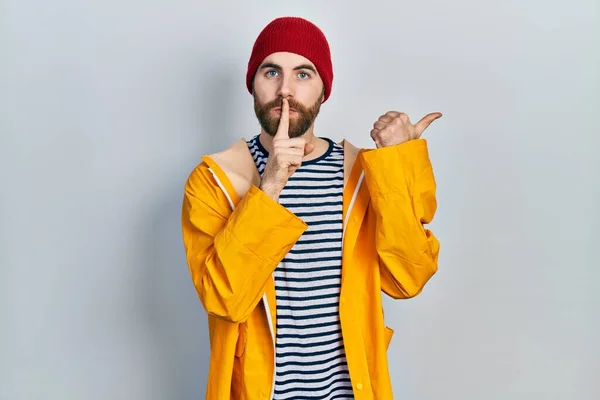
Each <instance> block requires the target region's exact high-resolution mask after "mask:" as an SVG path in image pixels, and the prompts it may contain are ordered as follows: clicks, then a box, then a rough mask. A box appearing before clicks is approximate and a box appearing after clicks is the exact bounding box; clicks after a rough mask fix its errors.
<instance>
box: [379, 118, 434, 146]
mask: <svg viewBox="0 0 600 400" xmlns="http://www.w3.org/2000/svg"><path fill="white" fill-rule="evenodd" d="M441 116H442V114H441V113H439V112H436V113H430V114H427V115H426V116H424V117H423V118H422V119H421V120H420V121H419V122H417V123H416V124H415V125H413V124H412V123H411V122H410V119H409V118H408V115H406V114H405V113H403V112H397V111H388V112H386V113H385V114H384V115H382V116H381V117H379V119H378V120H377V121H375V123H374V124H373V129H372V130H371V138H373V141H374V142H375V144H376V145H377V148H378V149H379V148H381V147H387V146H394V145H396V144H400V143H404V142H406V141H409V140H413V139H418V138H420V137H421V135H422V134H423V131H425V129H427V127H428V126H429V125H430V124H431V123H432V122H433V121H435V120H436V119H438V118H440V117H441Z"/></svg>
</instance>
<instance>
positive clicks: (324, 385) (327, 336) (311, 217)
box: [248, 135, 354, 400]
mask: <svg viewBox="0 0 600 400" xmlns="http://www.w3.org/2000/svg"><path fill="white" fill-rule="evenodd" d="M258 138H259V135H256V136H254V137H253V138H252V139H250V140H248V148H249V149H250V152H251V153H252V156H253V158H254V161H255V162H256V166H257V168H258V171H259V173H260V175H261V177H262V174H263V171H264V168H265V165H266V162H267V159H268V152H267V150H266V149H265V148H264V147H263V146H262V145H261V143H260V141H259V139H258ZM326 140H328V141H329V149H328V150H327V152H326V153H325V154H324V155H323V156H321V157H319V158H317V159H314V160H310V161H307V162H304V163H303V164H302V166H301V167H300V168H298V169H297V170H296V172H295V173H294V175H292V176H291V177H290V179H289V181H288V183H287V185H286V186H285V188H284V189H283V191H282V192H281V194H280V196H279V202H280V204H281V205H283V206H284V207H286V208H287V209H289V210H290V211H291V212H293V213H294V214H295V215H296V216H298V217H299V218H301V219H302V220H303V221H304V222H306V224H307V225H308V228H307V230H306V231H305V232H304V234H303V235H302V236H301V237H300V239H299V240H298V241H297V242H296V244H295V245H294V247H293V248H292V249H291V250H290V252H289V253H288V254H287V255H286V257H285V258H284V259H283V261H282V263H281V264H280V265H279V266H278V267H277V268H276V270H275V272H274V277H275V295H276V299H277V322H276V323H277V337H276V345H275V388H274V390H275V391H274V397H273V399H274V400H283V399H295V400H302V399H307V400H308V399H311V400H312V399H322V400H334V399H336V400H338V399H340V400H341V399H353V398H354V397H353V394H352V393H353V392H352V384H351V382H350V376H349V374H348V366H347V363H346V356H345V352H344V344H343V340H342V331H341V326H340V321H339V295H340V282H341V267H342V192H343V186H344V151H343V147H342V146H340V145H338V144H336V143H334V142H333V141H331V140H329V139H326Z"/></svg>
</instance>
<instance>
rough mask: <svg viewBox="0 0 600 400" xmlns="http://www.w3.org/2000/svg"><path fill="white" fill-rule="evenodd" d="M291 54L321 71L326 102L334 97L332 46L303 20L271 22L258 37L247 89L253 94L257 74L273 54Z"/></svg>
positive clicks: (319, 32)
mask: <svg viewBox="0 0 600 400" xmlns="http://www.w3.org/2000/svg"><path fill="white" fill-rule="evenodd" d="M280 51H281V52H290V53H295V54H299V55H301V56H303V57H306V58H307V59H309V60H310V61H311V62H312V63H313V64H314V65H315V67H316V68H317V71H318V72H319V75H320V76H321V79H322V80H323V83H324V85H325V94H324V99H323V102H325V100H327V98H328V97H329V94H330V93H331V84H332V82H333V67H332V65H331V52H330V49H329V43H328V42H327V39H326V38H325V35H324V34H323V32H322V31H321V30H320V29H319V28H318V27H317V26H316V25H314V24H313V23H312V22H310V21H307V20H305V19H303V18H299V17H281V18H277V19H275V20H273V21H271V22H270V23H269V24H268V25H267V26H266V27H264V28H263V30H262V31H261V32H260V34H259V35H258V38H257V39H256V42H255V43H254V47H253V48H252V54H251V55H250V60H249V61H248V72H247V73H246V87H247V88H248V91H249V92H250V94H252V80H253V79H254V74H255V73H256V70H257V69H258V67H259V66H260V64H261V63H262V62H263V60H264V59H265V58H266V57H268V56H269V55H270V54H273V53H277V52H280Z"/></svg>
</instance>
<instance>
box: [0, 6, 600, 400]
mask: <svg viewBox="0 0 600 400" xmlns="http://www.w3.org/2000/svg"><path fill="white" fill-rule="evenodd" d="M282 15H298V16H303V17H306V18H308V19H310V20H312V21H313V22H315V23H316V24H317V25H319V26H320V27H321V28H322V29H323V31H324V32H325V34H326V35H327V37H328V39H329V41H330V44H331V47H332V53H333V64H334V71H335V79H334V84H333V91H332V96H331V98H330V99H329V100H328V102H327V103H325V105H324V106H323V108H322V112H321V115H320V117H319V118H318V122H317V129H316V132H317V134H318V135H320V136H329V137H332V138H333V139H335V140H341V139H342V138H344V137H345V138H348V139H350V140H351V141H352V142H354V143H355V144H357V145H360V146H371V145H372V143H371V139H370V137H369V131H370V129H371V125H372V123H373V122H374V121H375V120H376V119H377V118H378V117H379V115H381V114H383V113H384V112H386V111H388V110H398V111H405V112H407V113H408V114H409V115H410V116H411V119H412V120H413V121H415V122H416V121H417V120H418V119H420V118H421V117H422V116H423V115H425V114H426V113H428V112H432V111H441V112H442V113H443V114H444V117H443V118H441V119H440V120H437V121H435V122H434V123H433V124H432V125H431V126H430V128H429V129H428V130H427V131H426V133H425V137H426V138H427V139H428V140H429V146H430V151H431V159H432V162H433V164H434V168H435V173H436V179H437V182H438V201H439V208H438V214H437V216H436V219H435V220H434V223H433V224H431V226H430V227H431V229H433V230H434V232H435V234H436V235H437V236H438V238H439V240H440V242H441V255H440V262H439V272H438V274H437V275H436V276H435V277H434V278H433V279H432V280H431V281H430V283H429V285H428V286H427V288H426V289H425V291H424V292H423V293H422V294H421V295H420V296H419V297H417V298H415V299H413V300H409V301H404V302H392V301H386V317H387V322H388V324H389V325H390V326H391V327H392V328H394V329H395V330H396V335H395V337H394V340H393V343H392V345H391V347H390V350H389V356H390V369H391V371H390V372H391V375H392V378H393V385H394V393H395V397H396V398H398V399H410V400H431V399H452V400H454V399H456V400H470V399H473V400H494V399H502V400H506V399H511V400H520V399H523V400H525V399H527V400H537V399H540V400H555V399H561V400H593V399H599V398H600V383H599V378H600V345H599V344H598V341H599V339H600V291H599V290H598V289H597V288H598V286H599V281H600V273H599V272H598V270H599V267H600V262H599V261H598V253H597V249H598V246H599V245H598V239H597V236H596V235H597V234H598V233H599V232H600V217H599V211H598V208H599V206H600V172H599V171H600V162H599V161H598V160H597V159H595V156H596V154H597V153H598V149H599V148H600V139H599V135H600V129H599V128H600V124H599V123H598V112H599V111H600V83H599V81H600V80H599V78H600V76H599V75H600V50H599V49H600V29H599V22H600V18H599V17H600V3H598V1H594V0H588V1H584V0H572V1H569V2H558V1H551V2H549V1H541V0H528V1H520V2H517V1H503V2H500V1H496V2H490V1H487V2H482V1H476V0H457V1H452V2H450V1H445V0H427V1H412V2H408V1H385V2H383V1H372V2H371V3H370V5H367V2H355V3H351V2H347V1H327V2H325V1H303V2H299V3H296V2H281V1H277V2H275V1H268V2H267V1H261V2H242V1H238V2H232V1H218V2H212V3H208V2H202V1H183V0H168V1H167V0H162V1H159V0H150V1H139V0H119V1H116V0H107V1H99V0H96V1H76V0H71V1H69V0H55V1H52V2H43V1H24V0H3V1H2V2H1V3H0V49H1V54H2V56H1V61H0V102H1V103H0V105H1V107H0V110H1V111H0V113H1V114H0V183H1V186H0V187H1V196H0V268H1V269H0V328H1V329H0V399H1V400H24V399H44V400H84V399H85V400H100V399H102V400H104V399H111V400H121V399H123V400H124V399H140V400H142V399H143V400H167V399H168V400H187V399H190V400H191V399H200V398H203V397H204V389H205V383H206V374H207V366H208V360H207V355H208V341H207V332H206V330H207V327H206V319H205V315H204V311H203V309H202V307H201V304H200V302H199V300H198V299H197V297H196V293H195V291H194V289H193V286H192V283H191V280H190V278H189V273H188V271H187V266H186V263H185V259H184V252H183V245H182V241H181V230H180V210H181V199H182V195H183V184H184V182H185V179H186V178H187V175H188V174H189V172H190V171H191V170H192V169H193V167H194V166H195V165H196V164H197V163H198V162H199V160H200V157H201V155H202V154H205V153H208V152H213V151H216V150H219V149H222V148H224V147H226V146H228V145H229V144H230V143H231V142H232V141H234V140H236V139H239V138H241V137H246V138H248V137H250V136H251V135H253V134H256V133H258V123H257V122H256V119H255V117H254V113H253V109H252V97H251V96H250V95H249V94H248V92H247V91H246V89H245V86H244V78H245V67H246V63H247V61H248V56H249V54H250V49H251V46H252V44H253V42H254V39H255V38H256V35H257V34H258V32H259V31H260V30H261V29H262V27H263V26H264V25H266V24H267V23H268V22H269V21H270V20H271V19H273V18H275V17H278V16H282Z"/></svg>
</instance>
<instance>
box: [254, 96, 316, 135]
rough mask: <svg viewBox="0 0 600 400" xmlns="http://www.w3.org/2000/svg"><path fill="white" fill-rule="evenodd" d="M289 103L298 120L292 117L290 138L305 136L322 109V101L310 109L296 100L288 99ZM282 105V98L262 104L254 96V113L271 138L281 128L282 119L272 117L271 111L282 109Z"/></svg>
mask: <svg viewBox="0 0 600 400" xmlns="http://www.w3.org/2000/svg"><path fill="white" fill-rule="evenodd" d="M288 103H289V105H290V109H292V108H293V109H294V110H296V113H297V116H296V118H293V117H292V116H291V115H290V127H289V130H288V133H289V137H290V138H291V139H293V138H296V137H300V136H302V135H304V134H305V133H306V131H308V129H309V128H310V127H311V126H312V125H313V123H314V122H315V119H316V118H317V115H318V114H319V111H320V109H321V101H320V100H317V101H316V102H315V103H314V104H313V105H311V106H309V107H306V106H305V105H304V104H302V103H299V102H297V101H296V100H294V99H288ZM282 104H283V99H282V98H277V99H275V100H273V101H270V102H268V103H261V102H260V101H259V100H258V99H257V98H256V96H254V113H255V114H256V118H258V122H259V123H260V126H261V127H262V128H263V130H264V131H265V132H266V133H267V134H268V135H269V136H275V134H276V133H277V128H278V127H279V120H280V119H281V116H279V117H277V116H272V115H271V110H272V109H274V108H277V107H282Z"/></svg>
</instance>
